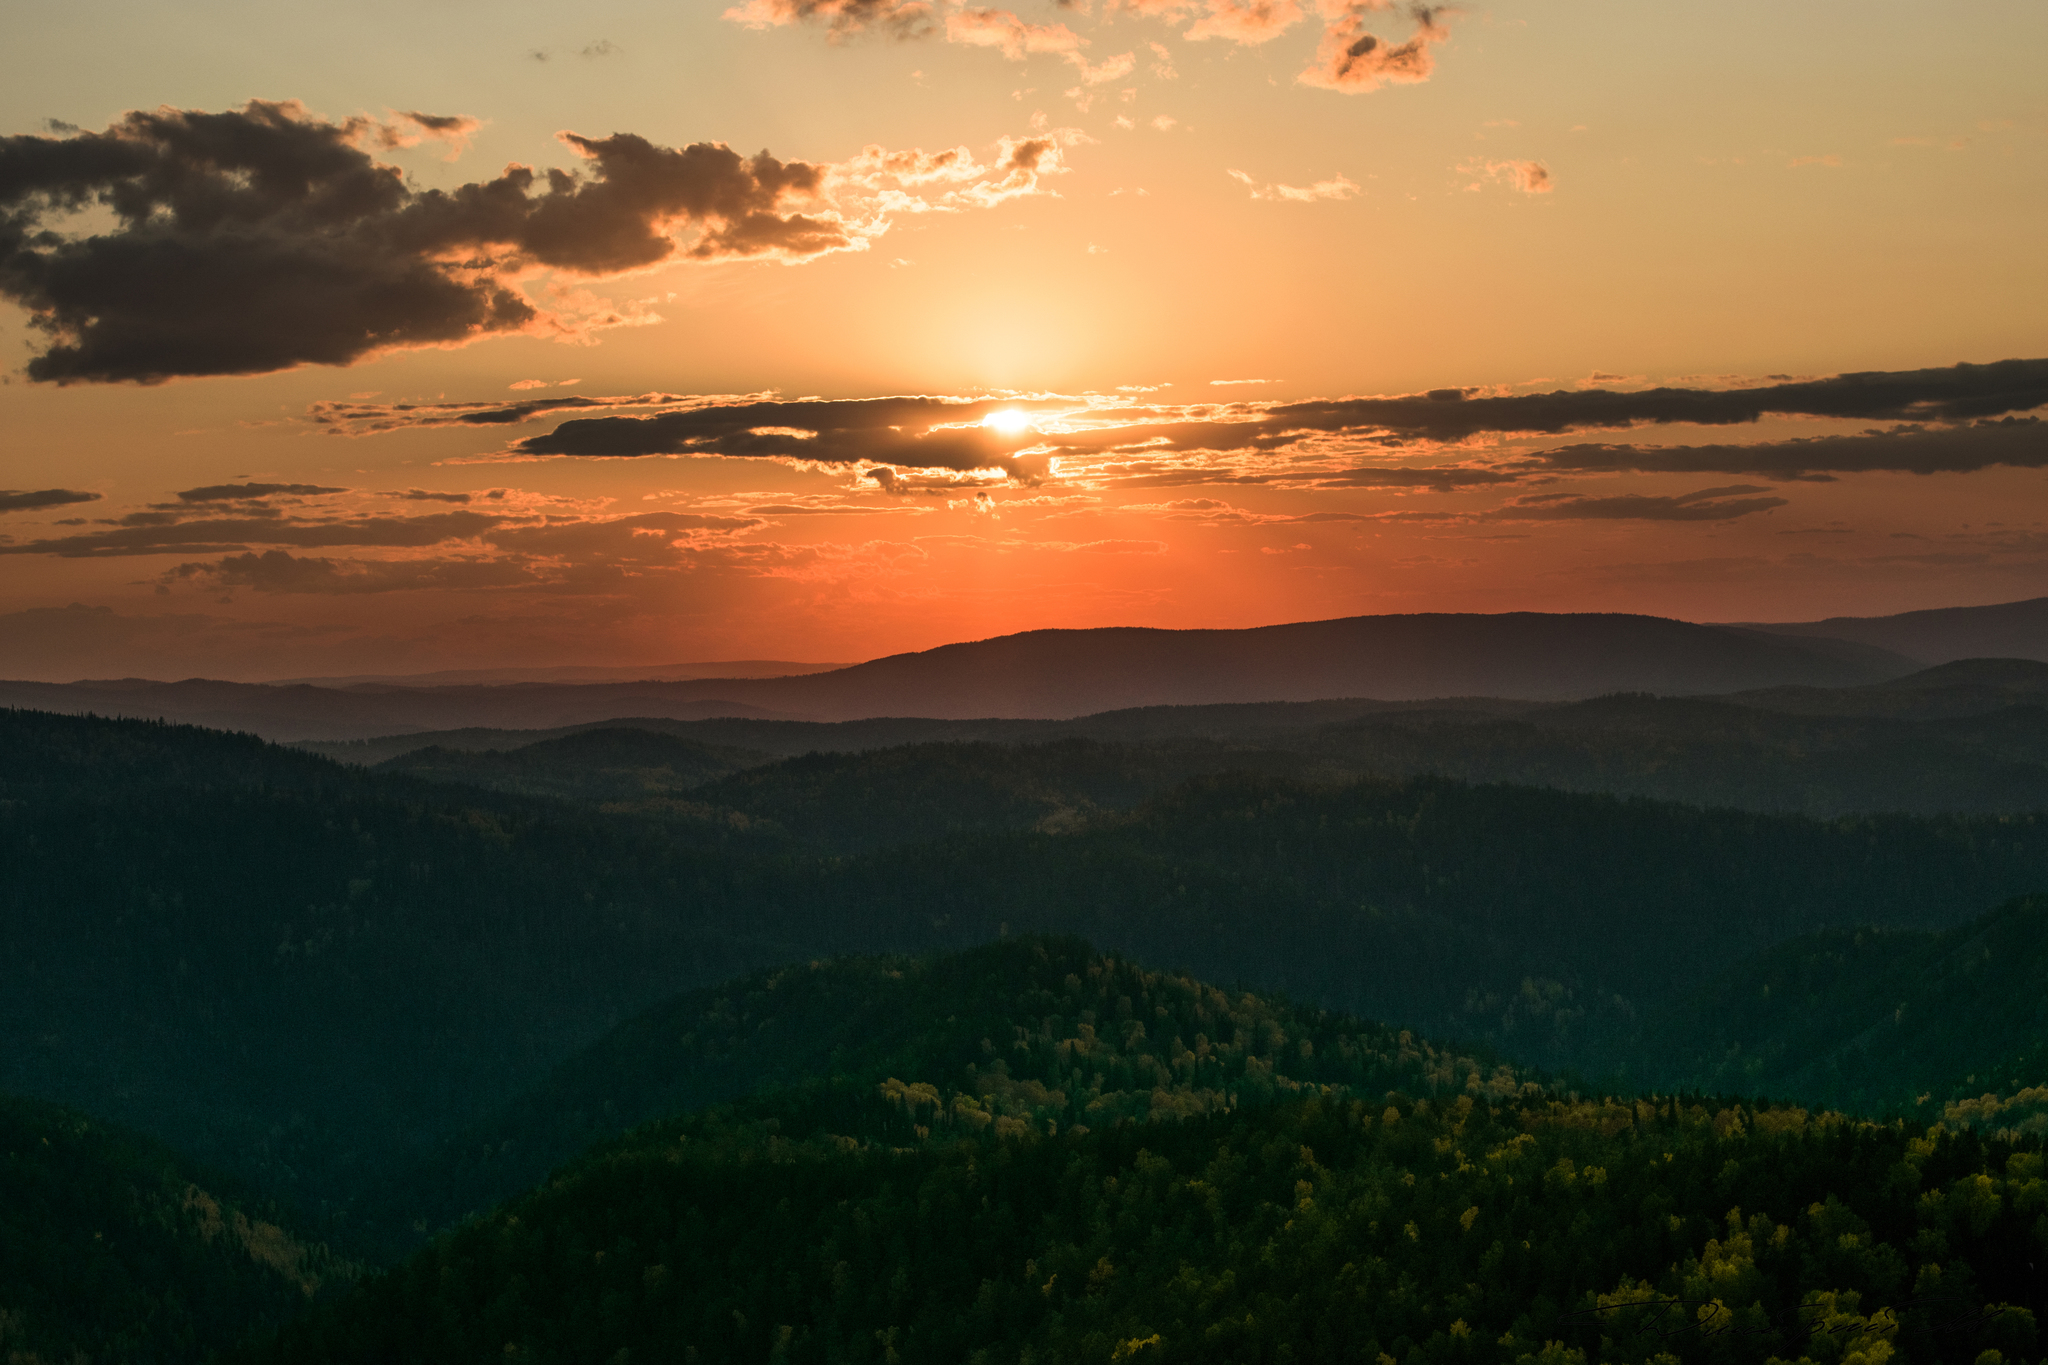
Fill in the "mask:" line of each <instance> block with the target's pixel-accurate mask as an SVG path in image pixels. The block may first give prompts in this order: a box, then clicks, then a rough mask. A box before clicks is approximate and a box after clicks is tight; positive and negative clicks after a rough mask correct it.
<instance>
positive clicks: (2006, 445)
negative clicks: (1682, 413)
mask: <svg viewBox="0 0 2048 1365" xmlns="http://www.w3.org/2000/svg"><path fill="white" fill-rule="evenodd" d="M1527 465H1528V466H1533V467H1536V468H1540V469H1543V470H1546V471H1552V472H1556V473H1591V472H1595V471H1601V472H1621V471H1629V472H1634V473H1660V474H1760V475H1762V476H1764V477H1765V478H1772V479H1816V480H1826V479H1827V478H1829V477H1831V476H1832V475H1835V474H1870V473H1880V472H1889V473H1904V474H1940V473H1949V474H1964V473H1970V472H1972V471H1975V470H1979V469H1988V468H1990V467H1991V466H1993V465H2008V466H2012V467H2014V468H2019V469H2040V468H2042V467H2044V466H2048V422H2042V421H2041V420H2040V419H2039V418H2034V417H2006V418H2001V419H1999V420H1998V421H1994V422H1973V423H1970V424H1968V425H1965V426H1956V427H1899V428H1894V429H1892V430H1889V431H1866V432H1860V433H1856V434H1854V435H1847V436H1816V437H1812V438H1809V439H1806V440H1795V441H1763V442H1759V443H1757V444H1755V445H1733V444H1728V445H1721V444H1716V445H1692V446H1641V445H1574V446H1564V447H1561V448H1560V449H1557V450H1545V451H1539V452H1537V453H1536V454H1534V455H1532V456H1530V457H1529V460H1528V461H1527Z"/></svg>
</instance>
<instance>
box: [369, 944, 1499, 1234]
mask: <svg viewBox="0 0 2048 1365" xmlns="http://www.w3.org/2000/svg"><path fill="white" fill-rule="evenodd" d="M888 1080H894V1081H897V1082H901V1083H910V1084H913V1085H918V1086H923V1087H924V1088H925V1089H926V1090H930V1093H932V1094H933V1095H934V1096H939V1095H942V1094H943V1096H945V1097H946V1098H945V1100H944V1106H943V1107H944V1109H945V1112H946V1114H947V1115H948V1116H949V1119H950V1121H956V1122H959V1123H962V1124H966V1125H969V1126H970V1127H971V1126H972V1125H973V1124H977V1123H979V1124H986V1123H988V1122H991V1121H995V1120H998V1119H1001V1120H1004V1121H1008V1120H1010V1119H1017V1120H1020V1121H1029V1122H1031V1123H1034V1124H1036V1125H1038V1126H1040V1127H1042V1128H1045V1129H1047V1130H1049V1131H1057V1130H1058V1129H1059V1128H1060V1127H1061V1126H1062V1125H1064V1126H1066V1127H1069V1128H1071V1127H1073V1126H1074V1125H1076V1124H1081V1125H1093V1126H1097V1127H1100V1126H1102V1125H1104V1124H1113V1123H1115V1122H1117V1121H1118V1120H1120V1119H1131V1118H1137V1119H1154V1118H1163V1117H1166V1116H1169V1115H1187V1114H1197V1113H1206V1112H1209V1111H1211V1110H1214V1109H1218V1108H1229V1107H1230V1106H1231V1105H1233V1104H1235V1103H1237V1102H1238V1100H1239V1099H1240V1098H1252V1099H1260V1098H1271V1097H1272V1096H1273V1095H1275V1094H1276V1093H1277V1094H1287V1093H1293V1092H1297V1091H1300V1090H1301V1089H1302V1088H1303V1087H1304V1086H1306V1087H1309V1088H1311V1089H1312V1088H1314V1087H1316V1086H1318V1085H1345V1086H1349V1087H1353V1088H1359V1089H1362V1090H1365V1091H1370V1092H1372V1093H1378V1092H1379V1091H1381V1090H1386V1089H1402V1090H1406V1091H1409V1092H1412V1093H1414V1094H1418V1095H1439V1094H1450V1095H1453V1096H1455V1095H1460V1094H1465V1093H1467V1091H1468V1088H1469V1090H1470V1092H1471V1093H1475V1094H1480V1095H1485V1096H1492V1097H1494V1098H1501V1097H1504V1096H1510V1095H1515V1094H1518V1093H1520V1092H1521V1087H1522V1086H1524V1085H1530V1086H1532V1087H1533V1085H1534V1082H1533V1081H1531V1080H1530V1078H1529V1077H1527V1076H1526V1075H1521V1074H1518V1073H1517V1072H1516V1071H1515V1070H1514V1069H1513V1068H1510V1067H1508V1066H1505V1065H1503V1064H1501V1063H1500V1062H1499V1061H1498V1060H1497V1059H1494V1058H1492V1057H1490V1056H1488V1055H1485V1054H1480V1055H1472V1054H1469V1053H1461V1052H1457V1051H1454V1050H1446V1049H1442V1048H1439V1047H1437V1046H1434V1045H1432V1044H1430V1043H1428V1042H1426V1041H1421V1040H1418V1039H1416V1038H1415V1037H1413V1035H1411V1034H1409V1033H1406V1032H1403V1031H1399V1030H1396V1029H1393V1028H1390V1027H1387V1026H1385V1025H1381V1024H1373V1023H1368V1022H1362V1021H1359V1020H1357V1019H1353V1018H1349V1017H1347V1016H1344V1015H1338V1014H1332V1013H1330V1012H1329V1011H1326V1010H1320V1009H1314V1008H1308V1007H1300V1006H1293V1005H1289V1004H1287V1003H1285V1002H1283V1001H1276V1000H1272V999H1267V998H1262V997H1260V996H1258V995H1255V994H1253V993H1251V992H1248V991H1225V990H1220V989H1218V988H1217V987H1216V986H1214V985H1210V984H1207V983H1204V982H1201V981H1198V980H1195V979H1193V978H1191V977H1188V976H1185V975H1180V974H1176V973H1172V972H1158V971H1148V970H1145V969H1143V968H1141V967H1138V966H1136V965H1135V964H1133V963H1130V962H1127V961H1124V960H1121V959H1119V958H1116V957H1114V956H1104V955H1102V954H1099V953H1097V952H1095V951H1094V950H1093V949H1092V948H1090V947H1089V945H1088V944H1086V943H1085V942H1082V941H1080V940H1078V939H1063V938H1035V937H1034V938H1024V939H1010V940H1007V941H1005V942H1001V943H994V944H989V945H987V946H984V947H980V948H974V949H970V950H968V951H966V952H962V953H956V954H946V955H941V956H936V957H851V958H836V959H830V960H825V961H817V962H809V963H803V964H799V965H795V966H789V967H778V968H774V969H772V970H769V971H765V972H761V973H757V974H755V975H753V976H749V977H746V978H744V979H742V980H739V981H735V982H731V983H728V984H726V985H722V986H718V987H714V988H712V989H709V990H703V991H693V992H690V993H688V994H686V995H683V996H680V997H678V998H676V999H674V1000H671V1001H667V1002H665V1003H663V1004H661V1005H659V1006H656V1007H655V1008H653V1009H651V1010H648V1011H647V1012H645V1013H643V1014H641V1015H639V1016H637V1017H635V1018H633V1019H631V1020H629V1021H627V1022H626V1023H624V1024H622V1025H620V1026H619V1027H618V1028H616V1029H614V1030H612V1031H611V1032H610V1033H608V1034H606V1035H605V1036H604V1037H603V1038H601V1039H600V1040H598V1042H596V1043H595V1044H593V1045H592V1046H591V1047H589V1048H587V1049H585V1050H584V1051H582V1052H580V1053H578V1054H577V1055H576V1056H574V1057H572V1058H570V1059H569V1060H568V1061H566V1062H564V1063H562V1064H561V1065H560V1066H558V1067H556V1068H555V1070H554V1072H553V1073H552V1074H551V1075H550V1076H549V1077H548V1079H547V1080H546V1081H545V1082H544V1083H543V1084H541V1085H539V1086H538V1087H536V1088H535V1089H534V1090H532V1091H529V1092H528V1093H527V1094H525V1095H523V1096H521V1097H520V1099H519V1100H518V1101H517V1102H515V1103H514V1104H512V1105H511V1106H509V1107H508V1108H506V1109H505V1110H504V1111H503V1112H501V1113H499V1114H497V1115H495V1116H493V1117H492V1118H491V1119H490V1120H489V1121H487V1122H485V1123H483V1124H480V1125H478V1126H477V1127H475V1128H473V1129H470V1130H469V1131H467V1132H465V1133H463V1134H462V1135H461V1136H459V1137H457V1138H455V1139H454V1140H452V1141H451V1142H450V1143H449V1144H448V1146H447V1149H446V1151H445V1152H444V1153H443V1154H442V1155H441V1156H440V1157H438V1158H437V1159H436V1160H434V1161H432V1162H429V1163H427V1164H426V1165H424V1166H423V1167H422V1168H421V1169H419V1170H418V1171H415V1172H414V1173H412V1174H411V1175H410V1176H408V1177H406V1178H404V1179H401V1180H399V1181H396V1182H394V1184H393V1185H392V1186H391V1188H390V1193H391V1198H390V1200H389V1201H387V1203H388V1212H386V1213H385V1215H384V1217H385V1219H386V1221H387V1222H389V1223H390V1224H391V1225H393V1226H394V1227H396V1228H403V1227H406V1226H409V1225H413V1224H416V1223H421V1222H424V1223H425V1224H426V1225H427V1226H429V1227H440V1226H443V1225H444V1224H446V1223H449V1222H452V1221H454V1220H455V1219H456V1218H458V1217H460V1216H463V1215H465V1214H468V1213H471V1212H476V1211H482V1210H485V1209H488V1208H489V1207H491V1206H492V1205H493V1204H495V1203H497V1202H498V1201H499V1200H502V1199H505V1198H509V1197H511V1196H512V1195H515V1194H518V1193H520V1192H521V1191H523V1190H525V1189H526V1188H528V1187H530V1186H532V1185H533V1184H535V1183H537V1182H538V1181H539V1180H540V1178H541V1177H542V1176H544V1175H546V1174H547V1172H548V1171H549V1170H551V1169H552V1168H553V1167H555V1166H557V1165H559V1164H560V1163H562V1162H564V1161H567V1160H568V1159H569V1158H571V1157H573V1156H575V1155H576V1154H577V1153H579V1152H581V1151H582V1150H583V1149H584V1148H586V1147H588V1146H590V1145H592V1144H594V1143H598V1142H602V1141H609V1140H611V1139H613V1138H616V1137H618V1136H619V1135H620V1134H622V1133H624V1132H625V1131H626V1130H627V1129H628V1128H631V1127H633V1126H635V1125H637V1124H640V1123H642V1122H645V1121H647V1120H650V1119H655V1118H661V1117H665V1116H668V1115H672V1114H678V1113H684V1112H687V1111H690V1110H694V1109H700V1108H704V1107H706V1106H708V1105H711V1104H715V1103H721V1102H725V1101H729V1100H734V1099H737V1098H740V1097H743V1096H746V1095H749V1094H754V1093H758V1092H764V1091H770V1090H774V1089H778V1088H792V1087H801V1086H804V1085H808V1084H815V1083H818V1082H821V1081H834V1082H840V1083H849V1084H856V1085H862V1086H868V1085H876V1084H880V1083H882V1082H884V1081H888ZM932 1087H937V1088H936V1089H932ZM919 1093H924V1091H923V1090H921V1091H920V1092H919ZM934 1102H935V1103H936V1102H937V1101H936V1100H935V1101H934Z"/></svg>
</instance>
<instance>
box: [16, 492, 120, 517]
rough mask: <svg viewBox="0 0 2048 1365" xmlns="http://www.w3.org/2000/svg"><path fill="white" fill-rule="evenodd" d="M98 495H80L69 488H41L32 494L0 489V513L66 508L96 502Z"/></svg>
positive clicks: (98, 498)
mask: <svg viewBox="0 0 2048 1365" xmlns="http://www.w3.org/2000/svg"><path fill="white" fill-rule="evenodd" d="M99 500H100V495H99V494H98V493H81V492H79V491H77V490H76V489H71V488H43V489H38V490H35V491H33V492H30V491H27V490H17V489H11V488H0V512H33V511H36V510H38V509H40V508H44V507H68V506H70V505H71V504H72V503H75V502H98V501H99Z"/></svg>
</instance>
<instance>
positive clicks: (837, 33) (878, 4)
mask: <svg viewBox="0 0 2048 1365" xmlns="http://www.w3.org/2000/svg"><path fill="white" fill-rule="evenodd" d="M723 17H724V18H725V19H727V20H729V21H731V22H732V23H735V24H744V25H746V26H747V27H748V28H753V29H762V28H778V27H781V26H783V25H785V24H798V23H812V24H818V23H822V24H824V25H825V26H827V27H828V28H830V29H831V30H832V36H833V37H834V38H835V39H836V38H843V37H848V36H851V35H853V34H856V33H864V32H866V31H868V30H870V29H874V30H879V31H880V32H883V33H887V34H890V35H892V36H894V37H898V38H920V37H923V36H924V35H926V34H928V33H930V32H932V30H933V29H934V27H935V23H934V20H933V16H932V7H931V6H930V5H929V4H925V3H922V0H746V2H745V3H744V4H739V5H735V6H733V7H732V8H731V9H729V10H727V11H725V14H724V16H723Z"/></svg>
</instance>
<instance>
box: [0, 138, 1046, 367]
mask: <svg viewBox="0 0 2048 1365" xmlns="http://www.w3.org/2000/svg"><path fill="white" fill-rule="evenodd" d="M401 117H402V118H403V120H404V121H405V122H404V125H403V127H400V126H399V125H397V124H380V123H375V122H372V121H369V120H365V119H349V120H344V121H341V122H333V121H329V120H326V119H322V118H319V117H317V116H314V115H312V114H309V113H308V112H307V111H306V110H305V109H304V108H303V107H302V106H300V105H299V104H297V103H295V102H287V103H269V102H265V101H261V100H257V101H251V102H250V103H249V104H248V105H246V106H245V107H243V108H241V109H239V110H230V111H227V112H224V113H203V112H197V111H188V110H177V109H168V108H166V109H159V110H155V111H149V112H142V111H138V112H134V113H130V114H128V115H126V116H124V117H123V118H122V119H121V120H120V121H119V122H117V123H115V124H114V125H113V126H111V127H110V128H108V129H107V130H106V131H104V132H99V133H91V132H87V133H78V134H76V135H72V136H66V137H37V136H22V137H10V138H5V139H0V296H4V297H6V298H8V299H10V300H12V301H14V302H15V303H17V304H19V305H21V306H22V307H23V308H25V309H26V310H27V311H28V313H29V321H30V323H31V325H32V326H33V327H34V328H35V329H36V330H37V331H39V332H40V333H42V335H43V338H44V345H43V347H42V352H41V354H39V355H37V356H36V357H34V358H33V359H32V360H31V361H30V362H29V365H28V374H29V376H30V377H31V378H32V379H38V380H49V381H55V382H58V383H72V382H87V381H95V382H110V381H121V380H132V381H139V382H144V383H148V382H155V381H158V380H163V379H169V378H174V377H181V376H196V375H227V374H257V373H264V372H268V371H273V370H281V369H288V368H291V367H293V366H298V365H306V364H324V365H347V364H351V363H354V362H355V361H358V360H361V359H364V358H366V357H369V356H372V355H376V354H379V353H382V352H386V351H393V350H405V349H412V348H418V347H427V346H457V345H463V344H466V343H469V342H472V341H475V340H477V339H479V338H482V337H487V336H493V335H502V334H509V333H530V334H536V335H552V336H584V335H588V334H589V333H590V332H591V331H592V330H593V329H597V328H603V327H610V326H619V325H625V324H627V323H630V322H634V321H647V320H651V319H650V318H648V317H646V316H645V315H630V314H625V313H621V312H620V311H618V310H616V309H613V308H611V307H610V305H608V304H606V303H605V302H603V301H602V300H596V299H592V298H589V297H588V296H587V295H582V296H581V298H580V305H579V306H570V307H564V306H560V305H554V306H551V307H544V306H542V305H540V304H537V303H535V302H534V300H533V299H532V298H530V297H529V296H528V293H527V292H526V291H527V287H528V285H530V284H532V283H534V282H535V281H536V279H537V278H538V277H540V276H543V275H545V274H547V273H548V272H556V273H558V274H560V275H566V276H583V277H588V278H603V277H609V276H616V275H621V274H626V273H630V272H634V271H640V270H646V269H649V268H652V267H656V266H660V265H664V264H668V263H671V262H676V261H720V260H740V259H750V260H777V261H783V262H789V263H793V262H799V261H806V260H811V259H814V258H816V257H818V256H822V255H826V254H828V253H832V252H839V251H853V250H861V249H864V248H865V247H866V246H867V244H868V243H869V242H870V241H871V240H872V239H873V238H874V237H876V236H878V235H880V234H881V233H882V232H884V231H886V230H887V228H888V226H889V224H890V221H891V218H892V216H893V214H894V213H896V212H919V211H925V210H929V209H933V208H947V209H962V208H969V207H985V206H987V205H989V204H991V203H997V202H1001V201H1003V200H1004V199H1007V198H1012V197H1016V195H1018V194H1025V193H1033V192H1036V191H1037V176H1038V175H1039V174H1041V173H1045V172H1047V171H1050V170H1055V169H1057V168H1058V148H1059V147H1060V146H1063V145H1068V144H1070V143H1072V142H1074V141H1077V140H1079V135H1078V134H1065V135H1054V136H1053V138H1052V142H1051V143H1050V144H1049V147H1050V153H1051V154H1050V156H1047V155H1046V154H1045V153H1043V152H1041V153H1038V154H1037V160H1036V161H1035V162H1034V163H1033V164H1032V165H1030V166H1026V167H1023V168H1021V169H1020V168H1019V167H1018V166H1015V165H1009V166H999V167H996V168H993V169H992V171H991V174H992V176H993V177H994V178H995V179H996V180H997V181H999V182H1002V183H1000V184H998V185H995V186H993V187H991V186H983V187H982V188H983V189H984V190H985V191H986V192H985V193H983V194H981V195H979V196H976V195H973V194H967V193H962V194H960V195H958V196H956V197H955V198H954V200H953V201H951V202H949V203H946V204H943V205H941V204H932V203H927V202H925V201H923V200H921V199H917V198H916V197H915V196H911V195H906V194H903V193H901V192H900V190H899V191H894V192H892V193H885V192H884V191H885V190H888V189H889V187H886V186H879V185H877V184H874V183H872V182H871V181H870V180H867V179H863V178H862V177H861V176H860V175H859V174H857V173H845V174H838V175H835V174H834V173H833V171H834V168H832V167H829V166H825V165H817V164H811V163H807V162H800V161H790V162H784V161H780V160H778V159H776V158H775V157H773V156H771V155H769V154H768V153H766V152H762V153H760V154H758V155H756V156H753V157H742V156H740V155H739V154H738V153H737V152H734V151H733V150H732V149H731V148H729V147H726V146H724V145H723V144H720V143H711V142H699V143H695V144H692V145H690V146H687V147H682V148H670V147H663V146H658V145H656V144H654V143H652V142H649V141H648V140H646V139H645V138H642V137H639V136H637V135H635V134H632V133H614V134H612V135H611V136H609V137H604V138H588V137H583V136H580V135H578V134H575V133H564V134H562V140H563V142H564V143H565V144H566V145H567V146H568V147H569V148H570V150H572V151H573V152H575V153H576V154H577V155H578V156H579V157H580V158H582V163H583V164H582V165H581V166H580V167H578V168H576V169H574V170H567V171H564V170H551V171H547V172H544V173H543V172H537V171H535V170H533V169H531V168H529V167H526V166H519V165H514V166H511V167H508V168H507V169H506V170H505V172H504V173H503V174H502V175H500V176H498V177H496V178H495V179H492V180H487V181H478V182H472V183H469V184H465V185H461V186H458V187H456V188H455V189H452V190H438V189H434V190H422V189H418V188H416V187H414V186H413V185H412V184H411V183H409V182H408V181H407V179H406V178H405V176H404V175H403V174H402V173H401V172H400V170H399V169H398V168H397V167H395V166H391V165H386V164H383V163H381V162H379V161H377V160H375V159H374V157H373V156H372V155H371V154H370V152H369V151H367V150H365V148H366V147H372V148H374V147H380V146H386V145H391V144H392V142H393V140H394V139H396V140H397V141H400V142H402V141H403V140H404V139H405V138H406V137H411V136H414V134H415V133H420V135H426V134H433V135H436V136H442V135H447V136H454V135H458V134H459V135H463V136H466V135H467V134H466V130H467V129H470V128H473V127H474V126H475V125H474V123H473V122H472V121H465V120H461V119H453V118H446V117H441V116H430V115H423V114H407V115H403V116H401ZM394 129H396V130H397V131H394ZM1031 145H1034V144H1032V143H1030V142H1015V143H1009V144H1005V150H1006V151H1007V152H1010V153H1014V154H1022V152H1021V149H1023V148H1025V147H1028V146H1031ZM1005 177H1007V180H1005V179H1004V178H1005ZM968 188H972V187H968ZM87 210H92V211H94V212H96V213H104V214H106V215H109V216H111V219H112V222H111V224H110V225H108V226H106V227H105V228H103V229H98V230H95V229H91V228H80V227H79V224H80V223H91V222H92V221H93V220H92V219H91V218H89V217H82V215H84V214H85V213H86V211H87ZM73 229H77V230H73ZM563 297H568V298H572V299H574V298H577V297H578V294H577V293H575V292H572V293H569V294H567V295H563Z"/></svg>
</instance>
